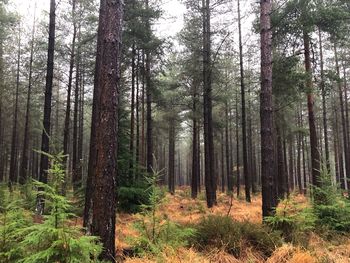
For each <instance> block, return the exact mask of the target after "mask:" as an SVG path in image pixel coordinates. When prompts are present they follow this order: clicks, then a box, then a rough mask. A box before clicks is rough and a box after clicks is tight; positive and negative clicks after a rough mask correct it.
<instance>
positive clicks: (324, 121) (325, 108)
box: [318, 29, 331, 172]
mask: <svg viewBox="0 0 350 263" xmlns="http://www.w3.org/2000/svg"><path fill="white" fill-rule="evenodd" d="M318 38H319V42H320V63H321V92H322V115H323V136H324V148H325V154H326V167H327V170H328V172H330V171H331V167H330V162H329V142H328V125H327V106H326V89H325V81H324V61H323V44H322V43H323V41H322V35H321V30H320V29H318Z"/></svg>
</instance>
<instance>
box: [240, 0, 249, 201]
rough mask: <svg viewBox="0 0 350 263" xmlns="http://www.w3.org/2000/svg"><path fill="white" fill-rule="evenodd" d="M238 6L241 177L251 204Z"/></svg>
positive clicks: (246, 197) (247, 198)
mask: <svg viewBox="0 0 350 263" xmlns="http://www.w3.org/2000/svg"><path fill="white" fill-rule="evenodd" d="M237 4H238V34H239V61H240V74H241V99H242V116H241V119H242V147H243V148H242V150H243V176H244V185H245V199H246V201H247V202H251V197H250V188H251V178H250V171H249V165H248V145H247V127H246V107H245V83H244V65H243V44H242V26H241V12H240V11H241V10H240V0H237Z"/></svg>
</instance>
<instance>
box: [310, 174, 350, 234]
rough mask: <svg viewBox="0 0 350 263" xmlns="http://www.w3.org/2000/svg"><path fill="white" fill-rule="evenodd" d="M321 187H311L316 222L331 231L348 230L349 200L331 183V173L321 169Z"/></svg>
mask: <svg viewBox="0 0 350 263" xmlns="http://www.w3.org/2000/svg"><path fill="white" fill-rule="evenodd" d="M320 185H321V187H313V191H314V196H315V198H314V200H313V207H314V211H315V214H316V216H317V220H316V224H317V225H318V226H323V227H327V228H328V229H329V230H331V231H336V232H345V233H349V232H350V201H349V199H347V198H346V197H345V196H344V195H343V193H342V192H341V191H340V190H339V188H338V187H337V186H336V185H334V184H333V183H332V180H331V175H330V174H329V173H328V172H327V170H326V169H323V170H322V172H321V177H320Z"/></svg>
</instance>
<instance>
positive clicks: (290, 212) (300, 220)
mask: <svg viewBox="0 0 350 263" xmlns="http://www.w3.org/2000/svg"><path fill="white" fill-rule="evenodd" d="M265 222H267V223H268V224H269V225H270V226H271V227H272V228H273V229H274V230H278V231H281V232H282V235H283V237H284V239H285V240H286V241H287V242H295V243H299V244H303V243H304V242H306V241H307V237H308V235H309V234H310V232H311V231H312V230H314V228H315V222H316V216H315V214H314V211H313V209H312V208H310V207H303V206H302V205H301V204H298V203H297V202H296V201H295V199H294V198H293V196H291V197H289V198H286V199H284V200H282V201H281V202H280V205H279V206H278V207H277V209H276V214H275V215H274V216H271V217H267V218H265Z"/></svg>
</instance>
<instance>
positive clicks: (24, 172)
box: [19, 10, 36, 184]
mask: <svg viewBox="0 0 350 263" xmlns="http://www.w3.org/2000/svg"><path fill="white" fill-rule="evenodd" d="M35 19H36V18H35V10H34V20H33V28H32V39H31V43H30V57H29V77H28V92H27V107H26V116H25V124H24V139H23V151H22V163H21V168H20V173H19V183H20V184H25V183H26V181H27V176H28V147H29V135H30V134H29V131H30V127H29V126H30V109H31V107H30V106H31V105H30V102H31V95H32V77H33V60H34V40H35V22H36V21H35Z"/></svg>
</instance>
